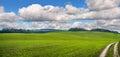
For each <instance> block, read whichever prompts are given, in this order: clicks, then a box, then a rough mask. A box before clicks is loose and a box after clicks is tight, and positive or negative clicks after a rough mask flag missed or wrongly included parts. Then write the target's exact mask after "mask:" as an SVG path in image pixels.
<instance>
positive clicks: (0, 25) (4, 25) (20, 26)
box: [0, 22, 29, 29]
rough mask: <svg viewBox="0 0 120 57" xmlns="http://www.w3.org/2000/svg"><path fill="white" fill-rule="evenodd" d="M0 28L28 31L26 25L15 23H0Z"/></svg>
mask: <svg viewBox="0 0 120 57" xmlns="http://www.w3.org/2000/svg"><path fill="white" fill-rule="evenodd" d="M0 28H16V29H28V28H29V26H28V24H27V23H22V24H18V23H16V22H0Z"/></svg>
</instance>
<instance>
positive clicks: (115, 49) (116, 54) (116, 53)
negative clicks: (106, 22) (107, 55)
mask: <svg viewBox="0 0 120 57" xmlns="http://www.w3.org/2000/svg"><path fill="white" fill-rule="evenodd" d="M118 44H119V42H116V43H115V45H114V55H113V57H120V56H119V53H118Z"/></svg>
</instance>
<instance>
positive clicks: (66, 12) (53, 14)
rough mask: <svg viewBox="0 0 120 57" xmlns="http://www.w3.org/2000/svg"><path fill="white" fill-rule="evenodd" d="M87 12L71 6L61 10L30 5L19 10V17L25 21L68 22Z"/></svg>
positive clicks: (53, 7)
mask: <svg viewBox="0 0 120 57" xmlns="http://www.w3.org/2000/svg"><path fill="white" fill-rule="evenodd" d="M88 11H89V10H88V9H83V8H76V7H74V6H72V5H66V6H65V8H63V7H58V6H52V5H47V6H41V5H39V4H32V5H30V6H28V7H23V8H21V9H19V15H20V16H21V17H22V18H23V19H24V20H26V21H69V20H73V19H75V18H76V15H78V14H82V13H85V12H88Z"/></svg>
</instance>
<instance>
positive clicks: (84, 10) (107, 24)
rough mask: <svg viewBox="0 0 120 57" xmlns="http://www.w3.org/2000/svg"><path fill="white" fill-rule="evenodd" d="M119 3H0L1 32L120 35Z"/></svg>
mask: <svg viewBox="0 0 120 57" xmlns="http://www.w3.org/2000/svg"><path fill="white" fill-rule="evenodd" d="M119 6H120V0H0V28H16V29H48V28H52V29H65V30H67V29H69V28H85V29H88V30H90V29H96V28H101V29H108V30H113V31H118V32H120V20H119V19H120V7H119Z"/></svg>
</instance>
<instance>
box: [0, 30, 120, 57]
mask: <svg viewBox="0 0 120 57" xmlns="http://www.w3.org/2000/svg"><path fill="white" fill-rule="evenodd" d="M118 37H120V35H119V34H114V33H107V32H89V31H82V32H51V33H45V34H22V33H13V34H9V33H5V34H0V57H95V56H97V55H96V54H98V53H99V52H100V51H101V50H102V49H103V48H104V47H105V46H106V45H108V44H110V43H112V42H116V41H119V38H118ZM110 52H111V51H110Z"/></svg>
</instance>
